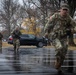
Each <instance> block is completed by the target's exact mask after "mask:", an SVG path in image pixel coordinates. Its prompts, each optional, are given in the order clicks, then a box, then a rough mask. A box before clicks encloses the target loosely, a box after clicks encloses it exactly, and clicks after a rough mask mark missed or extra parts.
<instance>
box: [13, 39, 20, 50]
mask: <svg viewBox="0 0 76 75" xmlns="http://www.w3.org/2000/svg"><path fill="white" fill-rule="evenodd" d="M13 46H14V50H16V49H19V46H20V41H19V39H16V38H15V39H13Z"/></svg>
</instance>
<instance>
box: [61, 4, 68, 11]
mask: <svg viewBox="0 0 76 75" xmlns="http://www.w3.org/2000/svg"><path fill="white" fill-rule="evenodd" d="M61 9H64V10H69V6H68V4H65V3H64V4H62V5H61Z"/></svg>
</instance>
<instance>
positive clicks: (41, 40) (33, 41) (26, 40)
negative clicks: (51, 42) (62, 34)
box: [8, 34, 47, 47]
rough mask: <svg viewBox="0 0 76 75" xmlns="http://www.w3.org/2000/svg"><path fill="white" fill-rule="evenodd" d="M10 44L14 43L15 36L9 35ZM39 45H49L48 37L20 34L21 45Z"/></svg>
mask: <svg viewBox="0 0 76 75" xmlns="http://www.w3.org/2000/svg"><path fill="white" fill-rule="evenodd" d="M8 44H13V37H12V36H9V38H8ZM24 45H25V46H26V45H28V46H30V45H33V46H37V47H43V46H47V39H46V38H45V37H37V36H35V35H33V34H22V35H21V36H20V46H24Z"/></svg>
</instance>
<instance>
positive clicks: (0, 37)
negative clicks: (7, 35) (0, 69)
mask: <svg viewBox="0 0 76 75" xmlns="http://www.w3.org/2000/svg"><path fill="white" fill-rule="evenodd" d="M2 38H3V35H2V33H1V32H0V52H2Z"/></svg>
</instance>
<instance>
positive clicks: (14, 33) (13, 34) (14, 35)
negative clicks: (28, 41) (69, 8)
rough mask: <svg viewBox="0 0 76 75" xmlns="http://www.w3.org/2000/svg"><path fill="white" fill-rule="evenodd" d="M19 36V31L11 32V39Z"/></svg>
mask: <svg viewBox="0 0 76 75" xmlns="http://www.w3.org/2000/svg"><path fill="white" fill-rule="evenodd" d="M20 35H21V32H20V31H19V30H14V31H13V32H12V36H13V38H18V39H19V38H20Z"/></svg>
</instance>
